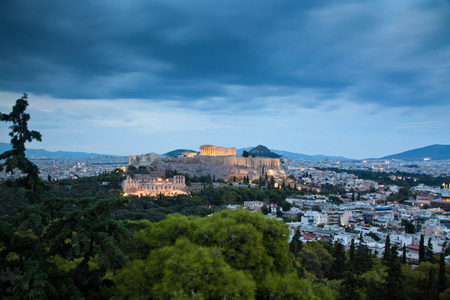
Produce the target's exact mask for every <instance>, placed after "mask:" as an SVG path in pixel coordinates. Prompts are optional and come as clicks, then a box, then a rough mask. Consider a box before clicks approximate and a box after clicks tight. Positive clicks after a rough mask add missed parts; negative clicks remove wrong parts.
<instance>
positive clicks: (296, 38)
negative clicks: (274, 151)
mask: <svg viewBox="0 0 450 300" xmlns="http://www.w3.org/2000/svg"><path fill="white" fill-rule="evenodd" d="M303 2H305V1H279V2H274V1H245V3H242V1H239V2H238V1H227V2H226V3H217V2H216V1H206V0H204V1H160V2H156V1H153V2H151V3H147V1H120V2H119V1H95V2H88V1H77V2H66V1H64V2H63V1H2V2H1V3H0V39H1V43H0V53H1V55H0V89H1V90H4V91H14V92H23V91H27V92H31V93H37V94H49V95H52V96H54V97H59V98H145V99H170V100H176V101H180V103H182V105H191V104H192V101H200V102H201V103H203V102H202V101H206V100H205V99H209V98H215V99H223V101H222V102H221V101H217V102H214V103H215V105H214V103H212V104H211V105H209V106H206V107H205V106H201V105H199V106H198V107H199V109H200V107H201V108H202V109H219V107H220V106H221V105H224V104H234V105H238V106H239V107H246V105H244V103H252V104H253V103H255V102H254V101H253V100H252V99H260V98H264V97H281V98H282V97H289V99H291V101H293V102H295V103H298V105H301V106H304V107H317V106H320V103H321V102H323V101H327V100H329V99H333V98H335V97H336V95H340V94H347V95H348V97H349V99H348V100H351V101H367V102H372V103H378V104H381V105H387V106H423V105H437V104H440V103H444V101H448V95H449V92H450V88H449V87H450V82H449V78H450V66H449V65H448V63H447V62H448V61H450V60H449V59H450V57H449V53H450V26H449V25H450V24H449V20H450V8H449V5H448V4H447V3H445V2H436V1H435V2H433V4H428V5H425V4H421V2H420V1H417V2H415V3H412V1H398V2H396V3H395V4H392V2H389V1H377V2H373V1H365V2H361V1H346V2H344V3H342V2H335V1H306V3H303ZM417 3H418V4H417ZM230 86H243V87H246V89H245V93H244V94H243V95H242V94H239V93H236V92H235V91H233V89H230ZM267 87H270V88H267ZM305 89H315V90H316V91H319V92H317V93H316V98H315V100H311V99H309V100H305V99H303V98H302V92H303V91H304V90H305ZM314 101H316V102H317V103H315V102H314Z"/></svg>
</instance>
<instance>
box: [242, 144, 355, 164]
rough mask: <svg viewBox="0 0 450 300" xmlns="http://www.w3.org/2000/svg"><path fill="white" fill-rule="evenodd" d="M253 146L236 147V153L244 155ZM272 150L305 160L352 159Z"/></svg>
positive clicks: (282, 154)
mask: <svg viewBox="0 0 450 300" xmlns="http://www.w3.org/2000/svg"><path fill="white" fill-rule="evenodd" d="M253 148H254V147H246V148H240V149H236V154H237V155H242V153H243V152H244V150H245V151H250V150H251V149H253ZM271 151H272V152H273V153H276V154H278V155H281V156H284V157H287V158H297V159H304V160H310V161H323V160H324V159H325V157H328V159H329V160H352V159H350V158H346V157H343V156H328V155H322V154H318V155H307V154H301V153H294V152H289V151H284V150H274V149H271Z"/></svg>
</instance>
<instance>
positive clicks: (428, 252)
mask: <svg viewBox="0 0 450 300" xmlns="http://www.w3.org/2000/svg"><path fill="white" fill-rule="evenodd" d="M425 257H426V260H427V261H429V262H430V263H432V264H433V263H434V257H433V244H432V243H431V238H429V239H428V244H427V247H426V249H425Z"/></svg>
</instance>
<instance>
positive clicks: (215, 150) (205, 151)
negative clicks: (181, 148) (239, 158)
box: [200, 145, 236, 156]
mask: <svg viewBox="0 0 450 300" xmlns="http://www.w3.org/2000/svg"><path fill="white" fill-rule="evenodd" d="M200 155H205V156H233V155H236V148H235V147H232V148H225V147H217V146H213V145H202V146H200Z"/></svg>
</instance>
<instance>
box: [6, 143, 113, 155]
mask: <svg viewBox="0 0 450 300" xmlns="http://www.w3.org/2000/svg"><path fill="white" fill-rule="evenodd" d="M10 149H11V145H10V144H8V143H0V153H3V152H5V151H8V150H10ZM26 154H27V156H28V157H31V158H34V157H49V158H50V157H66V158H75V157H76V158H86V157H99V156H117V155H110V154H98V153H86V152H71V151H55V152H52V151H47V150H44V149H27V150H26Z"/></svg>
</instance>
